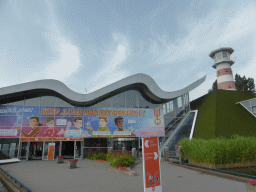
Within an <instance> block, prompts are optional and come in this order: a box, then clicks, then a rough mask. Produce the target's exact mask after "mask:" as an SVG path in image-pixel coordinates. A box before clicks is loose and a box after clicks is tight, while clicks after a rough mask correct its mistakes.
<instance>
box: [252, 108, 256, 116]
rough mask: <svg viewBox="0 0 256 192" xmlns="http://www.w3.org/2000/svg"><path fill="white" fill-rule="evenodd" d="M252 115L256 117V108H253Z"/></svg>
mask: <svg viewBox="0 0 256 192" xmlns="http://www.w3.org/2000/svg"><path fill="white" fill-rule="evenodd" d="M252 113H253V114H254V115H256V106H254V107H252Z"/></svg>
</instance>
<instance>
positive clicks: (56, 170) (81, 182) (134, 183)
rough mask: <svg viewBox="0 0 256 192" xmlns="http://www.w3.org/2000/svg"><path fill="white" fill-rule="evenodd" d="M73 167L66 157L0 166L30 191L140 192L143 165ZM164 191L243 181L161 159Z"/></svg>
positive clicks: (227, 189)
mask: <svg viewBox="0 0 256 192" xmlns="http://www.w3.org/2000/svg"><path fill="white" fill-rule="evenodd" d="M77 166H78V167H77V168H76V169H69V168H68V160H65V163H62V164H57V163H56V162H55V161H41V160H39V161H21V162H19V163H13V164H5V165H1V167H2V168H3V169H4V170H5V171H7V172H9V174H11V175H12V176H13V177H15V178H17V179H18V180H19V181H21V182H22V183H23V184H24V185H26V186H27V187H29V188H30V189H31V190H32V191H33V192H36V191H40V192H44V191H47V192H49V191H53V192H58V191H62V192H63V191H87V192H90V191H93V192H96V191H104V192H109V191H118V192H122V191H123V192H126V191H127V192H128V191H131V192H137V191H138V192H142V191H143V190H144V189H143V165H142V163H139V164H138V165H136V166H135V167H134V168H133V170H134V171H135V172H137V173H138V176H129V175H126V174H123V173H120V172H118V171H116V170H115V169H113V168H111V167H110V166H109V163H108V162H99V161H92V160H87V159H83V160H79V161H78V164H77ZM161 174H162V184H163V191H165V192H183V191H184V192H201V191H202V192H216V191H220V192H222V191H223V192H243V191H246V184H245V183H242V182H236V181H233V180H229V179H223V178H220V177H217V176H212V175H207V174H202V173H199V172H197V171H193V170H190V169H186V168H183V167H179V166H175V165H171V164H169V163H167V162H161Z"/></svg>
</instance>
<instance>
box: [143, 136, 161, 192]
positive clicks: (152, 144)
mask: <svg viewBox="0 0 256 192" xmlns="http://www.w3.org/2000/svg"><path fill="white" fill-rule="evenodd" d="M142 144H143V145H142V150H143V180H144V192H151V191H153V192H162V183H161V168H160V159H159V145H158V138H157V137H153V138H142Z"/></svg>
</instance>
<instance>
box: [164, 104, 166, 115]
mask: <svg viewBox="0 0 256 192" xmlns="http://www.w3.org/2000/svg"><path fill="white" fill-rule="evenodd" d="M163 111H164V115H165V114H166V111H165V104H164V105H163Z"/></svg>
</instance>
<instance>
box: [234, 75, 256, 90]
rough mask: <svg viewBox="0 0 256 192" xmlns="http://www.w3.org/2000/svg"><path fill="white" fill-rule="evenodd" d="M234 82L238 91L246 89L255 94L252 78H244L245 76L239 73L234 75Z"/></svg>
mask: <svg viewBox="0 0 256 192" xmlns="http://www.w3.org/2000/svg"><path fill="white" fill-rule="evenodd" d="M235 84H236V90H238V91H246V92H249V93H251V94H253V95H256V93H255V84H254V79H253V78H250V77H249V78H248V79H247V78H246V77H245V76H243V77H241V76H240V75H238V74H236V75H235Z"/></svg>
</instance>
